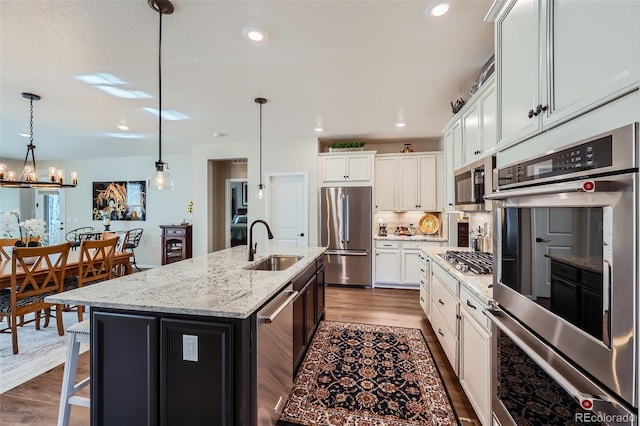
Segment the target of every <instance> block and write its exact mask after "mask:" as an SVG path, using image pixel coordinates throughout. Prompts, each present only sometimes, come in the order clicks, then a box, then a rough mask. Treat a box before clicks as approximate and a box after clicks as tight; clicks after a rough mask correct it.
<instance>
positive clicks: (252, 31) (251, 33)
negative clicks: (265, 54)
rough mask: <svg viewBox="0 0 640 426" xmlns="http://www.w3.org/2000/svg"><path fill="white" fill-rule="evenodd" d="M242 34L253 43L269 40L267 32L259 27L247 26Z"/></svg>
mask: <svg viewBox="0 0 640 426" xmlns="http://www.w3.org/2000/svg"><path fill="white" fill-rule="evenodd" d="M242 34H244V37H245V38H246V39H247V40H249V42H250V43H252V44H262V43H264V42H265V41H267V32H266V31H264V30H261V29H259V28H245V29H244V30H242Z"/></svg>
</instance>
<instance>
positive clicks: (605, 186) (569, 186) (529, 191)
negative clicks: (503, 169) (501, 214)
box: [484, 180, 617, 200]
mask: <svg viewBox="0 0 640 426" xmlns="http://www.w3.org/2000/svg"><path fill="white" fill-rule="evenodd" d="M588 182H590V183H588ZM591 184H593V187H592V188H593V189H591V187H590V186H591ZM585 187H587V188H589V189H585ZM616 189H617V185H616V184H615V182H612V181H608V180H601V181H593V180H579V181H572V182H560V183H552V184H548V185H540V186H534V187H530V188H516V189H503V190H501V191H497V192H493V193H491V194H487V195H485V196H484V198H485V199H486V200H504V199H507V198H515V197H530V196H532V195H544V194H561V193H564V192H611V191H615V190H616Z"/></svg>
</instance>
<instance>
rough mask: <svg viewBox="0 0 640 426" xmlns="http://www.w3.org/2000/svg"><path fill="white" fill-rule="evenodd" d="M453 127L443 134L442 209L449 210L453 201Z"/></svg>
mask: <svg viewBox="0 0 640 426" xmlns="http://www.w3.org/2000/svg"><path fill="white" fill-rule="evenodd" d="M454 154H455V153H454V151H453V129H451V130H449V131H447V132H446V133H445V134H444V176H443V178H444V210H445V211H451V210H453V209H454V203H455V181H454V179H453V176H454V169H453V162H454V158H453V156H454Z"/></svg>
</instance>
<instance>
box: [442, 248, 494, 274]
mask: <svg viewBox="0 0 640 426" xmlns="http://www.w3.org/2000/svg"><path fill="white" fill-rule="evenodd" d="M440 257H442V258H443V259H444V260H446V261H447V262H449V263H450V264H451V265H453V267H455V268H456V269H458V270H459V271H461V272H465V273H467V272H471V273H474V274H478V275H488V274H493V255H492V254H491V253H484V252H479V251H459V250H448V251H446V252H444V253H442V254H440Z"/></svg>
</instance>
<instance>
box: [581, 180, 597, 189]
mask: <svg viewBox="0 0 640 426" xmlns="http://www.w3.org/2000/svg"><path fill="white" fill-rule="evenodd" d="M595 189H596V184H595V182H594V181H592V180H588V181H585V182H584V183H583V184H582V190H583V191H585V192H593V191H594V190H595Z"/></svg>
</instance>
